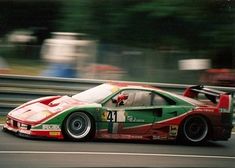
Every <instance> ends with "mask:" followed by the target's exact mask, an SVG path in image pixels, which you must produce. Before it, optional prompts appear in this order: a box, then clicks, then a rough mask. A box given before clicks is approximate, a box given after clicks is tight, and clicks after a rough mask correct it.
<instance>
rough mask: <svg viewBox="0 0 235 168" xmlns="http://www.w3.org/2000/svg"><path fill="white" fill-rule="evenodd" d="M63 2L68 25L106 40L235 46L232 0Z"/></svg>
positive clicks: (148, 44) (193, 46) (156, 44)
mask: <svg viewBox="0 0 235 168" xmlns="http://www.w3.org/2000/svg"><path fill="white" fill-rule="evenodd" d="M63 2H64V4H65V6H66V7H65V11H64V14H65V18H64V20H62V22H61V23H63V26H62V29H63V28H64V30H67V31H82V32H87V33H90V34H93V35H95V36H97V37H98V39H100V40H101V41H105V42H112V43H121V44H128V45H134V46H144V47H162V46H169V45H170V46H173V47H175V48H188V49H191V50H200V49H205V48H216V47H224V46H232V44H233V42H234V33H233V27H234V22H233V21H234V9H233V8H232V7H233V3H232V1H227V0H221V1H214V0H177V1H176V0H70V1H63ZM217 37H218V38H217ZM143 41H144V43H143Z"/></svg>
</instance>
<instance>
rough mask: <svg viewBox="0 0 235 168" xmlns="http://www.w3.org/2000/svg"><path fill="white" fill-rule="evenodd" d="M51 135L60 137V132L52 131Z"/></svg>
mask: <svg viewBox="0 0 235 168" xmlns="http://www.w3.org/2000/svg"><path fill="white" fill-rule="evenodd" d="M49 135H50V136H60V132H58V131H50V132H49Z"/></svg>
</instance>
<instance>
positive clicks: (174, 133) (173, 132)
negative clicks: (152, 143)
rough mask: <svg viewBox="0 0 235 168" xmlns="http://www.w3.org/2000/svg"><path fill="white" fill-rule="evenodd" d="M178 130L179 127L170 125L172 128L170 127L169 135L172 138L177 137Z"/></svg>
mask: <svg viewBox="0 0 235 168" xmlns="http://www.w3.org/2000/svg"><path fill="white" fill-rule="evenodd" d="M178 128H179V126H178V125H170V127H169V135H170V136H177V133H178Z"/></svg>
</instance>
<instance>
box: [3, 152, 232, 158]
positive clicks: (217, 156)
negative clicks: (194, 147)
mask: <svg viewBox="0 0 235 168" xmlns="http://www.w3.org/2000/svg"><path fill="white" fill-rule="evenodd" d="M0 154H73V155H74V154H75V155H77V154H78V155H125V156H160V157H182V158H211V159H235V156H219V155H182V154H164V153H114V152H56V151H55V152H49V151H0Z"/></svg>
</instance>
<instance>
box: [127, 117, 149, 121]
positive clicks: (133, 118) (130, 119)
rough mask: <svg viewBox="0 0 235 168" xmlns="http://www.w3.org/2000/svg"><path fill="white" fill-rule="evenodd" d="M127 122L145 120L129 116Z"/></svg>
mask: <svg viewBox="0 0 235 168" xmlns="http://www.w3.org/2000/svg"><path fill="white" fill-rule="evenodd" d="M127 121H129V122H145V120H144V119H137V118H136V117H134V116H127Z"/></svg>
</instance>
